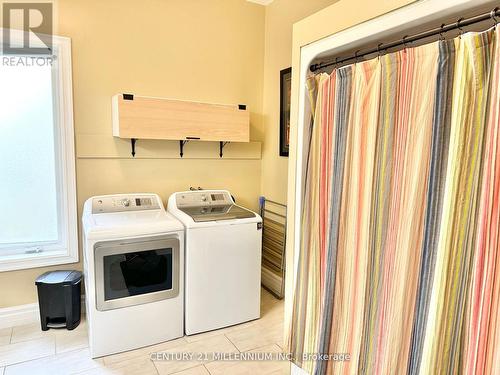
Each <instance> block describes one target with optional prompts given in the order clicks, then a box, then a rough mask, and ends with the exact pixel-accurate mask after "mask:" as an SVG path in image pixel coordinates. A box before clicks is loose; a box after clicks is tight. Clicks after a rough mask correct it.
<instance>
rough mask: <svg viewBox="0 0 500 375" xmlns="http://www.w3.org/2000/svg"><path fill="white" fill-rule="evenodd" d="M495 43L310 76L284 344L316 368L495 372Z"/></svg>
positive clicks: (498, 138) (498, 254)
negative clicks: (298, 237) (297, 227)
mask: <svg viewBox="0 0 500 375" xmlns="http://www.w3.org/2000/svg"><path fill="white" fill-rule="evenodd" d="M499 38H500V32H499V31H497V30H489V31H487V32H484V33H468V34H465V35H463V36H461V37H459V38H456V39H454V40H447V41H444V40H443V41H439V42H435V43H432V44H428V45H424V46H420V47H416V48H407V49H404V50H402V51H399V52H396V53H391V54H387V55H385V56H381V57H378V58H375V59H372V60H369V61H364V62H360V63H356V64H353V65H350V66H346V67H342V68H339V69H335V70H334V71H333V72H332V73H331V74H326V73H321V74H318V75H316V76H313V77H311V78H310V79H309V81H308V89H309V97H310V106H311V109H312V110H311V112H312V119H311V123H310V127H309V129H308V131H306V137H305V142H304V144H305V150H304V151H305V153H304V154H305V155H306V159H305V161H306V165H305V173H304V186H303V190H302V191H303V197H302V198H303V199H302V202H303V204H302V212H301V227H300V231H301V242H300V251H299V254H298V263H297V268H296V269H295V270H294V272H295V273H296V277H295V280H297V282H296V285H294V286H293V287H292V286H288V287H291V288H293V291H292V293H291V295H293V303H292V305H293V314H292V318H291V325H290V326H291V332H290V335H289V343H288V344H289V348H290V350H291V352H292V354H293V355H294V358H295V363H296V364H297V365H299V366H301V367H302V368H304V369H305V370H306V371H308V372H309V373H311V374H384V375H385V374H405V373H408V374H444V373H448V374H455V373H464V374H500V89H499V85H500V67H499V63H500V45H499V42H498V41H499ZM318 354H323V356H318Z"/></svg>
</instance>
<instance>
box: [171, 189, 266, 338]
mask: <svg viewBox="0 0 500 375" xmlns="http://www.w3.org/2000/svg"><path fill="white" fill-rule="evenodd" d="M167 210H168V212H170V213H172V214H173V215H174V216H175V217H177V218H178V219H179V220H180V221H181V222H182V223H183V224H184V227H185V228H186V247H185V248H186V268H185V280H186V283H185V330H186V334H187V335H192V334H196V333H200V332H205V331H210V330H214V329H218V328H222V327H226V326H231V325H234V324H239V323H242V322H246V321H249V320H253V319H257V318H259V317H260V269H261V247H262V244H261V238H262V219H261V217H260V216H259V215H257V214H256V213H255V212H252V211H250V210H247V209H245V208H243V207H240V206H238V205H236V204H235V202H234V201H233V199H232V197H231V194H230V193H229V192H228V191H226V190H202V191H185V192H179V193H174V194H172V195H171V196H170V198H169V200H168V207H167Z"/></svg>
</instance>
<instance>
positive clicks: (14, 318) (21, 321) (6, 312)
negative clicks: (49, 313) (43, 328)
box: [0, 296, 85, 329]
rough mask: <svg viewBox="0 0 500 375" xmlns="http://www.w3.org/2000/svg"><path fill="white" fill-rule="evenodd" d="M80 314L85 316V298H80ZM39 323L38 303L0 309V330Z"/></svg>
mask: <svg viewBox="0 0 500 375" xmlns="http://www.w3.org/2000/svg"><path fill="white" fill-rule="evenodd" d="M81 311H82V314H85V296H82V308H81ZM33 323H40V309H39V308H38V303H29V304H27V305H19V306H12V307H4V308H2V309H0V329H2V328H9V327H16V326H22V325H25V324H33Z"/></svg>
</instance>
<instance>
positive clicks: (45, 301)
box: [35, 271, 82, 331]
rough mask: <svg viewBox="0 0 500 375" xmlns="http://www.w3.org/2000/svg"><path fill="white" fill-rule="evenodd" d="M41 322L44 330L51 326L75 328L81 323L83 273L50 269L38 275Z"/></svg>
mask: <svg viewBox="0 0 500 375" xmlns="http://www.w3.org/2000/svg"><path fill="white" fill-rule="evenodd" d="M35 284H36V286H37V289H38V304H39V306H40V322H41V324H42V331H47V330H48V329H49V328H64V327H66V328H67V329H69V330H72V329H75V328H76V327H78V324H80V314H81V297H80V295H81V290H82V273H81V272H80V271H50V272H45V273H44V274H43V275H40V276H38V278H37V279H36V281H35Z"/></svg>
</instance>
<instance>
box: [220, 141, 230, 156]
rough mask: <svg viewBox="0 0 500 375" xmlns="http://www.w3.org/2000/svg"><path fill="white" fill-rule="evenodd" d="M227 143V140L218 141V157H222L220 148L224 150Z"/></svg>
mask: <svg viewBox="0 0 500 375" xmlns="http://www.w3.org/2000/svg"><path fill="white" fill-rule="evenodd" d="M228 144H229V142H223V141H220V142H219V156H220V157H222V156H223V155H224V154H223V152H222V150H224V147H226V146H227V145H228Z"/></svg>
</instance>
